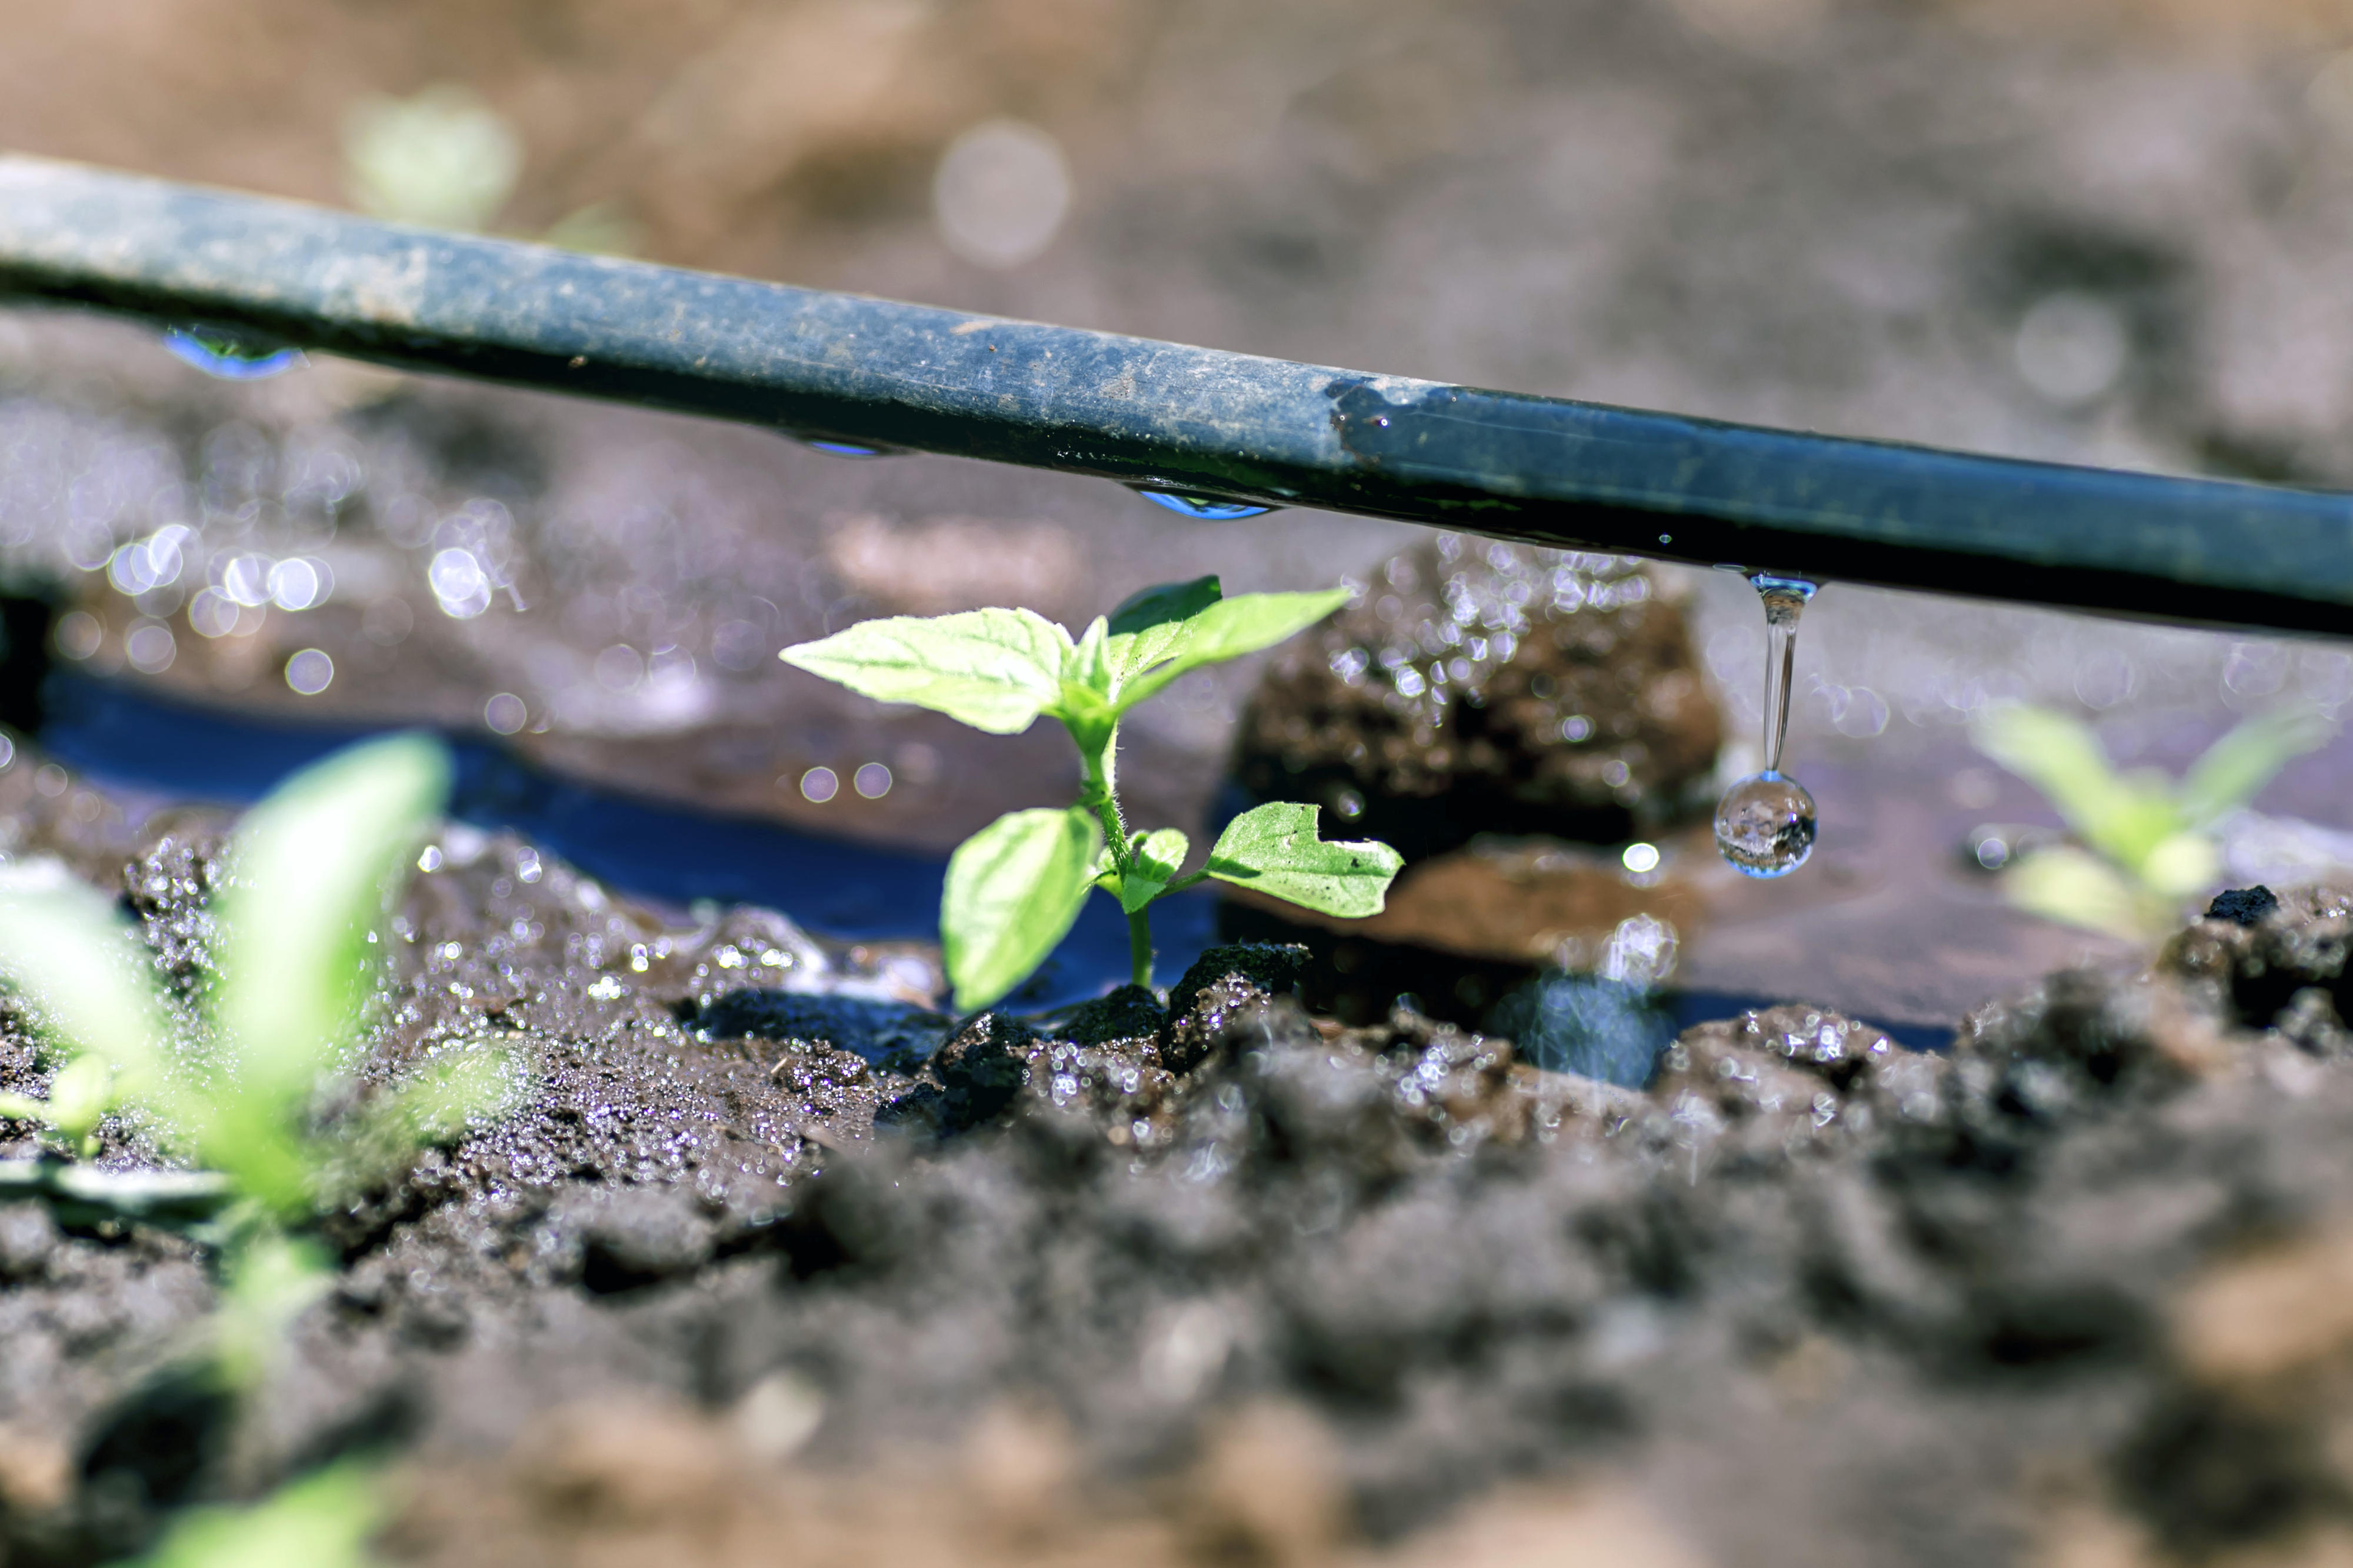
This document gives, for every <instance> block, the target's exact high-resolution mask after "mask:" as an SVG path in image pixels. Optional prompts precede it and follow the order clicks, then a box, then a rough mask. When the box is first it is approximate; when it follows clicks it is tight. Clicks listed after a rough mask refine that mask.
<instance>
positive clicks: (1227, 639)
mask: <svg viewBox="0 0 2353 1568" xmlns="http://www.w3.org/2000/svg"><path fill="white" fill-rule="evenodd" d="M1347 602H1348V590H1346V589H1345V588H1334V589H1331V590H1329V591H1327V592H1324V593H1320V594H1244V595H1242V596H1241V597H1240V598H1238V599H1220V600H1219V601H1218V602H1217V603H1216V604H1214V605H1209V606H1208V608H1207V609H1205V610H1203V611H1201V612H1200V613H1199V614H1198V615H1197V616H1193V617H1192V618H1191V619H1189V620H1187V621H1184V622H1182V623H1180V624H1179V626H1180V632H1181V636H1180V637H1178V639H1177V641H1176V644H1175V646H1174V647H1173V649H1172V651H1171V652H1170V653H1169V655H1168V657H1167V658H1166V659H1164V660H1162V661H1161V662H1160V663H1159V664H1157V665H1156V666H1155V667H1154V668H1149V669H1145V670H1142V671H1140V672H1139V673H1137V674H1136V675H1134V677H1133V678H1131V679H1129V680H1128V682H1127V684H1126V685H1125V686H1124V688H1123V689H1121V690H1120V691H1119V692H1118V693H1117V695H1116V706H1117V707H1118V708H1119V710H1121V711H1122V712H1125V711H1126V710H1128V709H1130V708H1133V707H1134V706H1135V705H1136V704H1137V703H1139V702H1142V701H1144V700H1145V699H1146V698H1149V697H1152V696H1154V695H1155V694H1156V693H1158V692H1159V691H1161V690H1163V689H1166V687H1167V685H1168V683H1169V682H1170V681H1173V680H1175V679H1177V678H1178V677H1180V676H1183V675H1186V674H1187V673H1189V672H1191V671H1193V670H1196V669H1199V668H1203V667H1204V666H1206V665H1212V664H1222V663H1224V662H1225V661H1226V660H1227V659H1229V658H1241V657H1242V655H1244V654H1249V653H1256V652H1258V651H1259V650H1260V649H1261V648H1266V647H1273V646H1274V645H1275V644H1277V643H1279V642H1281V641H1282V640H1283V639H1284V638H1285V637H1292V636H1293V635H1295V634H1297V633H1299V632H1303V631H1304V630H1306V629H1307V628H1308V627H1309V626H1314V624H1315V623H1316V622H1318V621H1320V620H1322V619H1323V618H1324V616H1328V615H1330V614H1331V613H1332V612H1333V611H1335V610H1336V609H1338V608H1339V607H1340V606H1341V605H1345V604H1346V603H1347Z"/></svg>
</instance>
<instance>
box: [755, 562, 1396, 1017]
mask: <svg viewBox="0 0 2353 1568" xmlns="http://www.w3.org/2000/svg"><path fill="white" fill-rule="evenodd" d="M1347 597H1348V595H1347V592H1346V590H1345V589H1337V590H1334V591H1332V592H1330V593H1322V594H1246V595H1242V596H1240V597H1239V598H1233V599H1229V598H1226V597H1225V596H1224V595H1222V594H1221V593H1220V591H1219V585H1218V580H1217V579H1216V578H1215V577H1201V578H1197V579H1195V580H1194V581H1192V582H1190V583H1172V584H1166V585H1163V586H1160V587H1156V588H1146V589H1145V590H1144V591H1143V592H1142V593H1140V594H1137V595H1134V597H1132V598H1130V599H1129V600H1127V601H1126V602H1125V603H1124V604H1123V605H1120V606H1119V607H1118V608H1117V609H1115V610H1113V612H1112V613H1111V614H1110V615H1109V616H1097V617H1096V618H1095V620H1094V622H1093V624H1092V625H1091V626H1088V627H1087V629H1086V632H1085V634H1084V635H1083V636H1082V637H1078V638H1077V639H1075V640H1073V639H1072V638H1071V634H1070V633H1069V632H1067V631H1065V630H1064V629H1063V628H1062V627H1060V626H1056V625H1055V624H1054V623H1053V622H1051V621H1050V620H1047V619H1046V618H1045V617H1044V616H1039V615H1037V614H1036V613H1034V612H1032V611H1029V610H1018V609H1017V610H968V611H965V612H963V613H961V614H957V615H952V616H933V617H931V618H929V619H924V618H921V617H917V616H892V617H891V618H889V619H887V620H876V621H864V622H861V623H860V624H859V625H857V626H851V627H850V628H849V630H847V631H843V632H837V633H836V634H834V635H833V636H832V637H827V638H825V639H824V640H822V641H820V642H813V643H802V644H799V645H798V646H797V647H788V648H786V649H785V650H784V652H783V653H782V654H781V655H779V656H778V657H780V658H783V659H784V661H785V662H786V663H787V664H790V665H794V666H797V667H798V668H802V669H806V670H807V671H809V672H810V673H811V674H814V675H821V676H823V677H825V678H826V679H828V680H834V681H839V683H840V684H842V685H844V686H847V687H849V689H851V690H852V691H856V692H860V693H861V694H863V695H865V696H868V697H871V698H874V699H876V700H880V701H883V702H911V703H913V704H914V705H916V706H917V707H921V708H929V709H933V710H935V711H938V712H941V713H945V714H946V715H948V716H949V717H950V718H952V719H956V720H960V721H963V722H964V723H966V724H969V725H971V726H972V727H973V728H974V729H976V730H982V731H987V732H988V733H990V734H993V735H1011V734H1017V733H1018V732H1019V731H1023V730H1026V729H1028V728H1029V726H1030V724H1031V723H1033V722H1034V721H1036V720H1037V719H1038V718H1039V716H1040V715H1041V714H1042V715H1044V716H1045V717H1048V718H1050V719H1054V720H1057V721H1060V723H1061V725H1062V727H1063V728H1064V729H1065V730H1067V731H1070V735H1071V741H1072V742H1075V743H1076V744H1077V746H1078V748H1079V757H1080V760H1081V761H1082V763H1084V764H1085V768H1086V777H1085V783H1084V784H1083V785H1082V789H1081V793H1080V796H1079V799H1078V802H1077V804H1075V805H1071V806H1067V807H1064V808H1062V809H1060V810H1052V809H1045V808H1040V809H1037V810H1031V811H1016V812H1012V813H1009V814H1008V815H1007V816H1000V817H998V818H997V820H996V821H995V822H993V823H991V824H989V826H987V827H984V828H982V829H981V830H980V831H979V832H978V833H976V834H974V835H973V836H972V837H970V838H968V839H966V840H965V842H964V844H963V845H962V846H960V847H958V848H957V850H956V852H955V855H954V856H952V857H950V858H949V860H948V876H947V887H946V889H945V891H944V894H943V896H942V898H941V900H940V945H941V947H942V948H943V949H944V952H945V954H946V959H947V970H948V979H949V981H950V983H951V984H953V985H954V986H955V1005H956V1006H957V1007H959V1008H962V1009H965V1010H970V1009H973V1008H978V1007H986V1006H987V1005H990V1004H991V1003H993V1002H996V1001H997V1000H999V999H1000V998H1002V997H1003V996H1004V995H1005V994H1007V993H1008V992H1009V991H1011V990H1012V989H1013V988H1014V987H1015V986H1017V985H1018V984H1021V982H1023V981H1024V980H1026V979H1028V978H1029V975H1030V974H1031V973H1033V972H1034V971H1035V970H1036V969H1037V968H1038V966H1039V964H1040V963H1044V962H1045V961H1046V958H1047V955H1048V954H1050V953H1051V952H1053V951H1054V948H1055V946H1056V944H1057V943H1059V942H1060V941H1061V940H1062V938H1063V936H1064V935H1066V934H1067V933H1068V932H1069V931H1070V929H1071V924H1072V923H1073V922H1074V921H1077V919H1078V918H1079V908H1080V906H1081V905H1082V904H1083V903H1084V902H1085V901H1086V897H1087V893H1088V890H1089V889H1094V888H1100V889H1103V891H1104V892H1106V893H1109V894H1110V895H1111V896H1112V897H1113V898H1114V899H1116V900H1119V905H1120V908H1121V909H1122V910H1124V911H1125V912H1126V915H1127V928H1128V950H1129V954H1130V957H1131V959H1132V961H1133V964H1134V976H1133V977H1134V982H1135V984H1138V985H1144V986H1149V985H1150V984H1152V930H1151V925H1150V921H1149V920H1148V916H1147V911H1148V910H1150V909H1151V906H1152V904H1153V903H1154V901H1155V900H1158V899H1162V898H1165V897H1166V896H1167V895H1168V894H1170V893H1174V892H1179V891H1181V890H1183V889H1187V888H1190V887H1193V886H1195V885H1196V884H1198V883H1199V882H1201V881H1203V880H1204V879H1208V878H1211V877H1214V878H1217V879H1219V880H1220V881H1224V882H1230V883H1232V884H1234V885H1235V886H1237V887H1242V888H1250V889H1256V890H1257V891H1259V892H1261V893H1265V894H1269V895H1271V896H1272V897H1274V898H1278V899H1282V900H1286V901H1287V902H1290V903H1294V904H1299V905H1302V906H1303V907H1305V908H1307V909H1311V910H1320V911H1322V912H1323V913H1325V914H1331V915H1341V916H1351V917H1355V916H1365V915H1374V914H1378V913H1379V912H1380V910H1381V907H1382V904H1383V902H1384V901H1385V900H1386V898H1387V895H1388V885H1389V882H1390V880H1391V879H1393V878H1395V877H1396V875H1397V874H1398V868H1400V867H1401V866H1402V865H1403V864H1404V862H1403V860H1402V859H1401V858H1399V857H1398V852H1397V851H1396V850H1394V849H1392V848H1390V847H1388V845H1386V844H1374V843H1362V844H1327V843H1325V842H1324V840H1323V839H1322V838H1320V837H1318V836H1317V831H1316V808H1315V807H1314V806H1312V805H1288V804H1283V803H1280V802H1278V803H1276V804H1274V805H1261V806H1260V807H1258V808H1257V809H1256V810H1254V811H1249V812H1245V813H1243V814H1242V815H1241V816H1238V817H1236V818H1234V820H1233V821H1232V822H1230V823H1229V824H1228V825H1227V826H1226V830H1225V831H1224V832H1223V833H1221V834H1219V837H1218V841H1217V843H1216V844H1215V845H1214V846H1213V847H1211V848H1210V850H1209V854H1208V862H1207V864H1205V865H1204V866H1203V867H1202V868H1200V869H1198V870H1196V871H1193V872H1191V873H1189V874H1188V873H1187V872H1186V871H1185V870H1184V865H1185V859H1186V856H1187V852H1188V850H1189V848H1190V846H1189V844H1188V843H1187V839H1186V837H1185V835H1184V834H1183V833H1180V832H1178V831H1177V830H1176V828H1173V827H1163V828H1159V829H1156V830H1155V831H1153V832H1149V833H1138V832H1134V831H1132V830H1131V829H1130V828H1129V826H1128V823H1127V817H1126V814H1125V813H1124V811H1123V810H1122V809H1121V806H1120V803H1119V792H1118V781H1117V761H1118V750H1119V724H1120V721H1121V719H1122V718H1124V716H1125V715H1126V714H1127V713H1128V712H1129V710H1132V709H1134V707H1135V706H1136V705H1137V704H1139V703H1141V702H1144V701H1145V700H1148V699H1150V698H1151V697H1153V696H1154V695H1155V694H1156V693H1158V692H1160V691H1163V690H1166V689H1167V687H1168V686H1169V684H1170V683H1171V682H1173V681H1175V680H1176V679H1177V678H1179V677H1180V676H1183V675H1185V674H1187V673H1188V672H1190V671H1192V670H1196V669H1199V668H1203V667H1204V666H1207V665H1212V664H1219V663H1221V662H1223V661H1224V660H1226V659H1229V658H1240V657H1241V656H1242V655H1244V654H1247V653H1255V652H1257V651H1258V650H1259V649H1261V648H1265V647H1273V646H1274V645H1275V644H1276V643H1279V642H1281V641H1282V640H1283V639H1284V638H1285V637H1290V636H1292V635H1293V633H1295V632H1299V631H1302V630H1304V629H1305V628H1306V627H1308V626H1313V625H1314V624H1315V623H1316V622H1317V621H1320V620H1322V619H1323V618H1324V616H1328V615H1330V614H1331V613H1332V612H1333V611H1334V610H1335V609H1337V608H1339V607H1340V605H1343V604H1345V603H1346V602H1347Z"/></svg>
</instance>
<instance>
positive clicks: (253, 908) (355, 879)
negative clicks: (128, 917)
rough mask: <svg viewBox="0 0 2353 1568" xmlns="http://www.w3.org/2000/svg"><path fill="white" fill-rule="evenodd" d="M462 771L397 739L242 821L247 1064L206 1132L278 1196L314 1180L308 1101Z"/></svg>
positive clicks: (233, 964) (228, 945)
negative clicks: (390, 897)
mask: <svg viewBox="0 0 2353 1568" xmlns="http://www.w3.org/2000/svg"><path fill="white" fill-rule="evenodd" d="M448 779H449V762H448V753H447V752H444V751H443V750H442V748H441V746H440V744H439V743H438V742H435V741H433V740H430V739H428V738H427V737H425V736H421V735H395V736H392V737H389V738H387V739H385V740H381V741H372V742H366V743H364V744H362V745H357V746H353V747H351V748H349V749H347V750H345V751H343V752H338V753H336V754H335V755H334V756H332V757H330V758H329V759H327V760H326V761H325V762H323V763H319V764H318V765H317V766H315V767H312V768H309V769H306V770H305V771H304V772H302V773H299V774H297V775H296V776H295V777H293V778H292V779H290V780H289V781H288V782H287V783H286V784H283V785H281V786H280V788H279V789H278V790H277V791H276V792H275V793H274V794H272V795H270V796H269V798H268V799H266V800H264V801H263V802H262V803H261V804H260V805H257V806H255V807H254V808H253V810H252V811H251V812H249V813H248V815H247V816H246V819H245V821H244V822H243V823H242V824H240V825H239V826H238V828H237V837H236V840H235V842H234V844H233V845H232V847H231V857H232V859H231V864H232V866H233V867H234V869H235V874H236V880H235V881H234V882H233V883H232V884H231V885H230V887H229V888H228V889H227V890H226V891H225V892H224V893H223V894H222V897H221V900H220V911H219V920H220V927H221V943H220V971H221V980H220V987H219V991H218V1003H217V1006H216V1012H215V1021H216V1024H217V1026H218V1027H219V1029H220V1032H221V1035H222V1038H223V1042H224V1044H225V1045H226V1046H227V1048H228V1051H229V1053H230V1054H231V1056H232V1058H234V1059H235V1060H236V1061H237V1066H238V1072H237V1081H236V1085H235V1089H234V1090H233V1092H230V1093H227V1094H224V1095H222V1096H220V1097H218V1098H217V1099H216V1100H215V1102H214V1103H213V1105H212V1106H211V1108H210V1113H209V1115H208V1117H207V1121H209V1123H210V1124H209V1125H208V1126H206V1127H205V1128H203V1129H201V1130H200V1132H199V1136H200V1142H202V1144H203V1147H204V1154H205V1157H206V1159H207V1160H208V1161H212V1162H214V1163H217V1164H218V1165H219V1166H220V1168H221V1169H223V1170H226V1171H227V1172H228V1173H230V1174H231V1175H233V1176H236V1177H237V1179H238V1181H239V1182H240V1184H244V1185H246V1186H247V1188H248V1191H251V1192H253V1194H254V1195H256V1196H258V1197H261V1198H263V1199H264V1201H266V1202H269V1203H270V1204H272V1205H290V1204H295V1203H297V1202H299V1201H301V1196H302V1193H301V1189H302V1188H303V1187H304V1186H306V1185H307V1179H306V1178H305V1177H304V1176H303V1174H302V1171H303V1166H304V1162H303V1161H302V1159H301V1156H300V1154H299V1152H298V1151H297V1150H296V1149H295V1147H294V1145H293V1144H292V1143H291V1142H290V1139H291V1138H292V1136H293V1134H294V1131H295V1122H296V1121H297V1120H298V1119H297V1118H296V1116H295V1115H294V1114H293V1112H294V1110H295V1108H296V1107H297V1106H299V1105H300V1104H301V1101H303V1100H306V1099H307V1098H308V1096H309V1095H310V1094H311V1091H312V1089H313V1088H314V1087H315V1085H316V1083H317V1080H318V1075H319V1073H320V1071H321V1070H322V1068H324V1067H326V1066H327V1065H328V1062H329V1060H330V1059H331V1058H332V1054H333V1052H334V1051H335V1050H336V1049H337V1048H338V1047H341V1046H342V1045H343V1044H344V1042H345V1041H346V1040H348V1039H349V1038H350V1037H351V1036H352V1034H353V1032H354V1031H355V1030H356V1028H357V1027H358V1026H359V1025H360V1023H361V1021H362V1012H363V1009H364V1005H365V1004H366V1002H367V1000H368V997H369V994H370V991H371V989H372V985H373V981H374V976H375V962H374V952H372V948H373V944H372V943H370V942H369V941H368V936H369V933H370V932H372V931H375V928H376V927H377V925H378V924H379V923H381V921H382V920H383V916H384V910H385V899H386V896H387V894H388V893H389V892H390V891H391V889H392V887H393V884H394V881H395V879H396V878H397V877H399V876H400V875H401V874H402V872H403V871H404V870H405V869H406V867H407V865H408V862H409V858H410V856H411V855H412V854H413V853H414V852H415V849H416V846H417V840H418V839H419V838H420V837H423V836H424V833H425V830H426V827H427V824H429V823H430V822H431V820H432V819H433V817H434V816H435V815H436V814H438V812H439V810H440V809H441V805H442V802H443V800H444V799H445V798H446V796H447V795H448Z"/></svg>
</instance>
